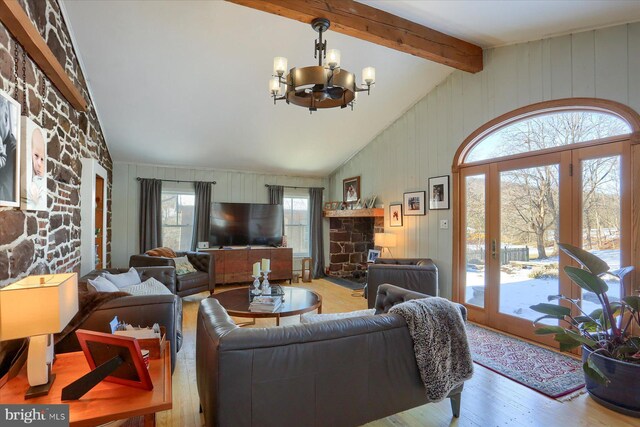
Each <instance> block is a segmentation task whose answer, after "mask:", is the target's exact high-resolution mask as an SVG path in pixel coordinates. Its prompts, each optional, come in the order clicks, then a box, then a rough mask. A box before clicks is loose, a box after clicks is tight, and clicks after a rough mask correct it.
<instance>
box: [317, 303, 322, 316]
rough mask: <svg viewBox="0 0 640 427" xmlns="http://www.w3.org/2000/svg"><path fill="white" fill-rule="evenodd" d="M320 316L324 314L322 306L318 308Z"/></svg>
mask: <svg viewBox="0 0 640 427" xmlns="http://www.w3.org/2000/svg"><path fill="white" fill-rule="evenodd" d="M318 314H322V304H320V306H319V307H318Z"/></svg>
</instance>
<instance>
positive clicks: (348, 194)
mask: <svg viewBox="0 0 640 427" xmlns="http://www.w3.org/2000/svg"><path fill="white" fill-rule="evenodd" d="M342 194H343V196H342V200H343V201H344V202H346V203H353V202H357V201H358V200H359V199H360V177H359V176H354V177H352V178H347V179H343V180H342Z"/></svg>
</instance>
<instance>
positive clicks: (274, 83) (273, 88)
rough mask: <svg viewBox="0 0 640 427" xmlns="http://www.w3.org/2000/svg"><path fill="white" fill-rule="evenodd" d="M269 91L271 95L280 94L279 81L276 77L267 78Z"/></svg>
mask: <svg viewBox="0 0 640 427" xmlns="http://www.w3.org/2000/svg"><path fill="white" fill-rule="evenodd" d="M269 92H271V95H273V96H278V95H279V94H280V81H279V80H278V77H274V78H272V79H271V80H269Z"/></svg>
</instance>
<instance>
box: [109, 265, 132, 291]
mask: <svg viewBox="0 0 640 427" xmlns="http://www.w3.org/2000/svg"><path fill="white" fill-rule="evenodd" d="M103 276H104V277H105V278H106V279H107V280H108V281H110V282H111V283H113V284H114V285H116V286H117V287H118V288H120V289H122V288H124V287H125V286H131V285H137V284H138V283H140V275H138V272H137V271H136V269H135V268H133V267H131V268H130V269H129V271H127V272H126V273H120V274H110V273H104V274H103Z"/></svg>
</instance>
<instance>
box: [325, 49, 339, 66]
mask: <svg viewBox="0 0 640 427" xmlns="http://www.w3.org/2000/svg"><path fill="white" fill-rule="evenodd" d="M327 65H328V66H329V68H331V69H332V70H333V69H334V68H339V67H340V51H339V50H338V49H329V50H328V51H327Z"/></svg>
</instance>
